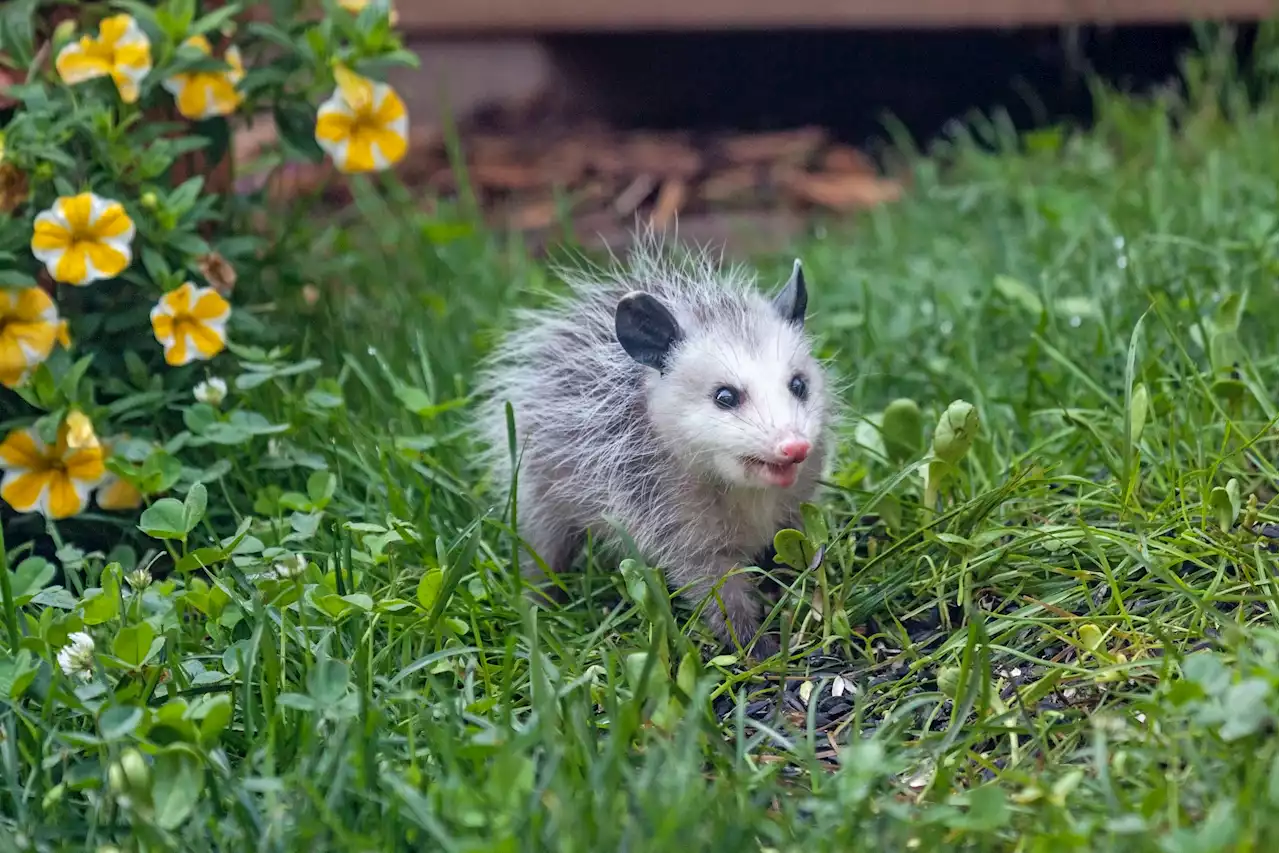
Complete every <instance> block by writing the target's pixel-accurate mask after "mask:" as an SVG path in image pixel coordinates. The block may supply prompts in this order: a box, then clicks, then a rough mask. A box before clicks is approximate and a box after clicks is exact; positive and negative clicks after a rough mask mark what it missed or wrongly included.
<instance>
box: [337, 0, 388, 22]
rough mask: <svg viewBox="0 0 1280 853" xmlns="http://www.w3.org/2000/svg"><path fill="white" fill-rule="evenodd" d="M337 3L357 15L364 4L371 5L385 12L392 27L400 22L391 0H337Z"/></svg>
mask: <svg viewBox="0 0 1280 853" xmlns="http://www.w3.org/2000/svg"><path fill="white" fill-rule="evenodd" d="M338 5H339V6H341V7H342V8H344V9H346V10H347V11H348V12H350V13H351V14H353V15H359V14H360V13H361V12H363V11H364V10H365V7H366V6H373V7H374V8H375V9H381V10H383V11H385V12H386V13H387V19H388V20H389V21H390V22H391V26H393V27H394V26H395V25H396V24H398V23H399V22H400V13H399V12H397V11H396V7H395V4H394V3H392V2H391V0H338Z"/></svg>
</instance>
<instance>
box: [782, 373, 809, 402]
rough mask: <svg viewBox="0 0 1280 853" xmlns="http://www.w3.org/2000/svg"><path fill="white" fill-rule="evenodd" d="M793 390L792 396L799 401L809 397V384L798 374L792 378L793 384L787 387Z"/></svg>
mask: <svg viewBox="0 0 1280 853" xmlns="http://www.w3.org/2000/svg"><path fill="white" fill-rule="evenodd" d="M787 387H788V388H790V389H791V394H792V396H794V397H795V398H796V399H797V400H803V399H805V398H806V397H808V396H809V383H808V382H805V381H804V377H803V376H801V375H800V374H799V373H797V374H796V375H795V376H792V377H791V384H790V385H788V386H787Z"/></svg>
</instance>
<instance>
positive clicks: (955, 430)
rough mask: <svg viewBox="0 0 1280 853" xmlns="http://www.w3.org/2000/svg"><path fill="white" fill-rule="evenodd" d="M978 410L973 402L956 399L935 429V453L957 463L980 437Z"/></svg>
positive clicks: (944, 459) (945, 459)
mask: <svg viewBox="0 0 1280 853" xmlns="http://www.w3.org/2000/svg"><path fill="white" fill-rule="evenodd" d="M979 426H980V422H979V420H978V410H977V409H975V408H974V407H973V404H972V403H966V402H965V401H964V400H956V401H954V402H953V403H952V404H951V405H950V406H947V410H946V411H945V412H943V413H942V417H941V418H939V419H938V426H937V428H936V429H934V431H933V453H934V455H935V456H937V457H938V458H939V459H941V460H943V461H944V462H948V463H950V464H952V465H955V464H956V463H957V462H959V461H960V460H961V459H963V458H964V456H965V454H966V453H968V452H969V448H970V447H972V446H973V440H974V439H975V438H977V437H978V427H979Z"/></svg>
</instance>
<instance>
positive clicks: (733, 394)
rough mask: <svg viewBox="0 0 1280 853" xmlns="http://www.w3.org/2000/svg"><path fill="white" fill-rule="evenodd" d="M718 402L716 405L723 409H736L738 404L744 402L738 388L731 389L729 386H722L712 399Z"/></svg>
mask: <svg viewBox="0 0 1280 853" xmlns="http://www.w3.org/2000/svg"><path fill="white" fill-rule="evenodd" d="M712 399H714V400H715V401H716V405H717V406H719V407H720V408H722V409H736V408H738V404H739V403H741V402H742V395H741V394H739V393H738V390H737V389H736V388H730V387H729V386H728V385H721V386H720V387H719V388H717V389H716V393H715V395H714V396H713V397H712Z"/></svg>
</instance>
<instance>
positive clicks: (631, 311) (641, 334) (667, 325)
mask: <svg viewBox="0 0 1280 853" xmlns="http://www.w3.org/2000/svg"><path fill="white" fill-rule="evenodd" d="M613 319H614V329H615V330H616V331H617V333H618V343H620V344H622V348H623V349H624V350H626V351H627V355H629V356H631V357H632V358H633V359H635V360H636V361H638V362H640V363H641V364H643V365H645V366H647V367H652V368H655V369H657V370H658V371H659V372H661V371H662V370H663V369H664V368H665V367H666V363H667V356H668V355H670V353H671V348H672V347H673V346H675V344H676V342H677V341H679V340H680V324H679V323H677V322H676V318H675V317H673V316H672V314H671V312H670V311H668V310H667V307H666V306H665V305H663V304H662V303H661V302H659V301H658V300H657V299H655V298H653V297H652V296H650V295H649V294H647V293H643V292H641V291H639V290H635V291H632V292H631V293H628V294H627V295H626V296H624V297H622V299H621V300H619V302H618V310H617V311H616V312H615V313H614V318H613Z"/></svg>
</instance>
